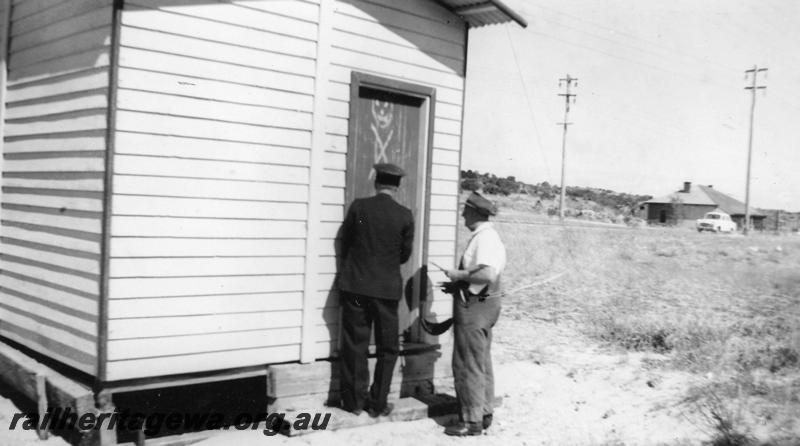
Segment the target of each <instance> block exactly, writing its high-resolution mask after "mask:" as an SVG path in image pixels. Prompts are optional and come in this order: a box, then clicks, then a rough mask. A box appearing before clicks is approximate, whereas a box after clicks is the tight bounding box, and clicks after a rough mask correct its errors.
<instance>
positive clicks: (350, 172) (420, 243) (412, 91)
mask: <svg viewBox="0 0 800 446" xmlns="http://www.w3.org/2000/svg"><path fill="white" fill-rule="evenodd" d="M361 87H369V88H371V89H375V90H381V91H386V92H390V93H395V94H398V95H401V96H409V97H413V98H418V99H422V100H423V105H422V112H423V113H422V115H423V119H422V120H421V121H422V122H421V125H424V126H425V131H421V132H420V139H421V140H422V141H423V142H424V146H425V147H424V148H422V149H421V150H420V152H419V154H418V155H420V156H422V157H424V160H423V162H422V163H419V162H418V164H422V165H423V166H424V168H425V172H424V181H422V182H420V184H419V186H420V187H418V190H417V198H418V199H419V203H418V206H419V210H421V211H422V215H421V218H420V219H419V224H420V225H421V226H422V228H421V229H422V230H421V231H420V228H415V229H416V230H415V231H414V232H415V234H416V235H415V238H417V240H415V241H414V248H415V249H418V251H417V252H419V253H420V265H419V268H420V269H421V270H422V273H423V274H426V273H427V268H426V265H427V264H428V233H429V226H430V213H431V193H430V191H431V170H432V168H433V135H434V121H435V117H436V89H435V88H433V87H428V86H425V85H419V84H412V83H409V82H405V81H401V80H398V79H392V78H388V77H382V76H376V75H373V74H367V73H362V72H358V71H352V72H351V74H350V106H349V110H350V113H349V117H350V119H349V122H348V125H347V135H348V137H347V163H346V169H347V170H346V172H345V206H349V204H350V203H352V202H353V200H354V199H355V198H356V197H355V196H350V194H351V193H352V192H351V191H350V190H349V188H348V186H349V185H351V184H353V182H354V180H355V175H356V172H355V161H356V157H355V145H356V138H355V137H353V136H354V135H355V132H356V120H355V119H352V118H353V117H354V116H356V111H357V109H356V107H357V106H358V101H357V99H358V92H359V90H360V88H361ZM420 177H421V176H420V175H418V176H417V178H420ZM417 181H419V180H417ZM345 211H346V209H345ZM415 213H416V212H415ZM425 280H427V278H425ZM425 287H426V285H425V284H424V283H419V282H418V283H415V284H414V289H415V293H416V295H415V296H414V297H413V299H414V304H415V305H416V307H417V308H416V311H417V322H416V323H415V324H414V325H413V326H411V327H410V328H411V336H412V338H413V339H420V338H421V337H422V336H421V332H420V329H419V327H420V324H419V317H420V310H419V309H420V305H421V303H420V300H421V299H420V298H421V293H422V292H424V291H425V290H423V289H422V288H425ZM411 315H412V316H413V311H412V313H411Z"/></svg>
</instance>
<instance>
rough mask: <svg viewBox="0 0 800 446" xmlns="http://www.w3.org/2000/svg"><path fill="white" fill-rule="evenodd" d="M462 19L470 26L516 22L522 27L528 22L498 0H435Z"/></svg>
mask: <svg viewBox="0 0 800 446" xmlns="http://www.w3.org/2000/svg"><path fill="white" fill-rule="evenodd" d="M436 2H438V3H440V4H442V5H444V6H445V7H446V8H447V9H449V10H451V11H453V12H454V13H455V14H457V15H458V16H459V17H461V18H462V19H464V21H465V22H467V23H468V24H469V26H470V27H472V28H475V27H478V26H484V25H494V24H498V23H506V22H511V21H514V22H517V23H518V24H519V25H520V26H522V27H523V28H525V27H527V26H528V22H527V21H526V20H525V19H524V18H522V16H520V15H519V14H517V13H516V12H514V11H513V10H512V9H511V8H509V7H508V6H506V5H505V4H504V3H503V2H501V1H500V0H436Z"/></svg>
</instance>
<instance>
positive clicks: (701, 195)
mask: <svg viewBox="0 0 800 446" xmlns="http://www.w3.org/2000/svg"><path fill="white" fill-rule="evenodd" d="M673 199H678V200H680V202H681V203H683V204H702V205H709V206H717V208H718V209H720V210H721V211H723V212H725V213H726V214H729V215H739V214H741V215H744V203H742V202H741V201H739V200H737V199H735V198H733V197H731V196H730V195H727V194H724V193H722V192H720V191H718V190H716V189H714V188H713V187H711V186H702V185H698V186H694V187H692V188H691V189H690V191H689V192H683V191H682V190H681V191H678V192H674V193H671V194H669V195H665V196H663V197H657V198H651V199H650V200H647V201H645V203H657V204H664V203H671V202H672V200H673ZM750 215H752V216H755V217H764V216H766V214H764V213H763V212H761V211H760V210H758V209H755V208H751V209H750Z"/></svg>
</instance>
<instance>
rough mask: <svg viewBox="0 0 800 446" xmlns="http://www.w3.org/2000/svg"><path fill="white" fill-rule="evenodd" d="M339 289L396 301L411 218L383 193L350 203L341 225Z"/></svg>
mask: <svg viewBox="0 0 800 446" xmlns="http://www.w3.org/2000/svg"><path fill="white" fill-rule="evenodd" d="M341 237H342V238H341V243H342V244H341V246H342V249H341V254H342V259H343V262H342V269H341V271H340V274H339V289H340V290H343V291H348V292H350V293H355V294H361V295H364V296H371V297H378V298H382V299H394V300H399V299H400V298H401V297H402V294H403V278H402V276H401V275H400V265H401V264H403V263H405V262H406V261H407V260H408V258H409V257H410V256H411V248H412V244H413V242H414V217H413V216H412V215H411V211H410V210H409V209H408V208H406V207H405V206H403V205H401V204H399V203H397V202H396V201H394V199H393V198H392V197H391V196H389V195H387V194H384V193H378V194H376V195H375V196H373V197H369V198H359V199H357V200H355V201H353V204H351V205H350V209H349V210H348V212H347V216H346V217H345V219H344V223H343V224H342V232H341Z"/></svg>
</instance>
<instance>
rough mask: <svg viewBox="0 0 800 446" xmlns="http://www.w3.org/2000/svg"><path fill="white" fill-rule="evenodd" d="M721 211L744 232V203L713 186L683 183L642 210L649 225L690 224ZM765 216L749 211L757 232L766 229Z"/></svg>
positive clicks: (754, 210) (645, 205) (753, 210)
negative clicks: (681, 187) (712, 212)
mask: <svg viewBox="0 0 800 446" xmlns="http://www.w3.org/2000/svg"><path fill="white" fill-rule="evenodd" d="M717 209H719V210H721V211H723V212H725V213H727V214H729V215H730V216H731V218H732V219H733V221H735V222H736V225H737V226H738V227H739V228H740V229H741V228H742V226H743V225H744V219H745V209H744V203H742V202H741V201H739V200H737V199H735V198H733V197H731V196H730V195H727V194H724V193H722V192H720V191H718V190H716V189H714V187H713V186H711V185H708V186H696V187H694V188H692V183H691V182H689V181H686V182H684V183H683V189H681V190H679V191H677V192H673V193H671V194H669V195H665V196H662V197H656V198H652V199H650V200H647V201H645V202H644V203H642V205H641V207H640V210H641V211H642V215H643V217H644V218H645V219H646V220H647V223H649V224H670V225H678V226H683V225H691V224H694V221H695V220H697V219H698V218H701V217H702V216H703V215H704V214H705V213H706V212H710V211H713V210H717ZM765 218H766V214H764V213H763V212H761V211H759V210H758V209H753V208H751V209H750V219H751V221H752V224H753V227H754V228H755V229H764V219H765Z"/></svg>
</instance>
